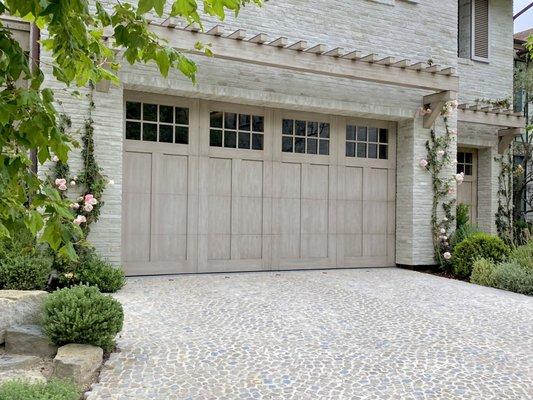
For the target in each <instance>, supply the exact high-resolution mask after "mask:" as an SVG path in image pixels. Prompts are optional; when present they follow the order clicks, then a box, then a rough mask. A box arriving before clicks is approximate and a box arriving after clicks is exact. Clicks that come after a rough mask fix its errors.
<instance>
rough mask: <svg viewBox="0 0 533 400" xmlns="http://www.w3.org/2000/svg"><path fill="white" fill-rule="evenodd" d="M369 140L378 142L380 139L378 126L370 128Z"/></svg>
mask: <svg viewBox="0 0 533 400" xmlns="http://www.w3.org/2000/svg"><path fill="white" fill-rule="evenodd" d="M368 141H369V142H374V143H377V141H378V128H368Z"/></svg>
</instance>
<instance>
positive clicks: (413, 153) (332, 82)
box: [43, 0, 512, 265]
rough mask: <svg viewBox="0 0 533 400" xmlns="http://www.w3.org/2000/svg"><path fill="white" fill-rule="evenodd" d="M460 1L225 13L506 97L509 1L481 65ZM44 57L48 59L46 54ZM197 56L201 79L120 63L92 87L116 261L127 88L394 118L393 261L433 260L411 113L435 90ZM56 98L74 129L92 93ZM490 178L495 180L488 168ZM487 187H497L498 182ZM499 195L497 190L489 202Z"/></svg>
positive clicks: (99, 229) (109, 241)
mask: <svg viewBox="0 0 533 400" xmlns="http://www.w3.org/2000/svg"><path fill="white" fill-rule="evenodd" d="M450 3H453V4H452V5H450ZM455 3H456V2H447V1H446V2H444V1H441V0H428V1H423V2H422V1H420V2H418V1H415V0H361V1H357V2H351V4H350V5H349V6H347V3H346V2H345V1H340V0H334V1H333V0H332V1H327V2H325V1H321V0H310V1H305V2H302V1H299V0H287V1H269V2H267V3H265V5H264V6H263V7H262V8H261V9H258V8H256V7H253V6H246V7H245V8H244V9H243V10H242V11H241V13H240V15H239V17H238V19H235V18H233V17H232V16H228V18H227V21H225V22H224V26H225V27H227V31H228V32H229V31H231V29H235V30H236V29H246V30H247V31H248V34H249V35H251V34H252V33H254V34H255V33H259V32H262V33H267V34H269V37H271V38H274V37H279V36H286V37H288V38H289V41H293V42H294V41H297V40H306V41H307V42H308V43H309V45H310V46H311V45H314V44H318V43H322V44H325V45H327V47H328V48H333V47H344V48H345V49H347V50H348V49H351V50H360V51H362V52H367V53H377V54H379V55H383V56H395V57H397V58H398V59H403V58H408V59H411V60H412V61H426V60H428V59H430V58H431V59H432V60H433V61H434V62H435V63H437V64H440V65H445V66H452V67H458V68H459V72H460V74H461V93H460V95H459V97H460V99H473V98H476V97H480V96H481V97H502V96H505V95H506V94H507V93H510V92H511V90H512V82H511V81H512V39H508V37H509V38H512V31H511V30H512V18H511V17H510V16H509V13H510V9H511V6H509V7H507V6H506V3H508V2H507V1H505V0H492V3H493V4H494V5H495V8H494V10H493V11H492V12H491V18H492V21H494V22H495V23H492V24H491V29H492V30H491V41H492V42H493V43H494V46H493V47H495V48H493V49H491V57H494V58H493V59H492V58H491V63H490V64H478V63H472V62H470V61H468V62H466V61H461V63H460V62H459V60H458V57H457V19H458V12H457V4H455ZM107 4H108V5H109V7H111V6H112V5H114V1H107ZM155 19H157V18H155ZM406 21H409V23H406ZM215 23H219V22H217V21H215V20H214V19H211V18H206V21H205V25H206V27H207V28H209V27H211V26H213V25H214V24H215ZM392 33H394V34H392ZM508 41H511V43H510V44H509V46H508V47H509V49H510V50H509V52H510V56H509V60H507V59H506V57H507V51H506V50H505V49H504V46H505V45H506V43H507V42H508ZM43 59H44V61H47V55H46V54H44V55H43ZM193 59H195V61H196V62H197V64H198V70H199V72H198V76H197V78H198V82H199V83H198V85H193V84H191V82H190V81H188V80H187V79H185V78H184V77H183V76H181V75H180V74H179V73H177V72H171V73H170V75H169V77H168V78H162V77H161V76H160V75H159V73H158V72H157V70H156V69H155V68H154V67H153V66H146V65H136V66H130V65H128V64H127V63H124V65H123V68H122V70H121V72H120V78H121V85H120V86H119V87H116V86H111V88H110V90H109V92H107V93H101V92H95V93H94V100H95V104H96V109H95V111H94V112H93V119H94V121H95V140H96V153H97V157H98V162H99V163H100V165H101V166H102V167H103V168H104V173H105V174H106V175H107V176H108V177H109V178H110V179H113V180H114V181H115V184H114V185H113V186H112V187H109V188H107V190H106V192H105V194H104V201H105V203H106V204H105V206H104V207H103V208H102V215H101V221H100V222H99V223H98V224H96V226H95V227H94V228H93V230H92V231H91V236H90V240H91V241H92V242H93V243H94V244H95V246H96V247H97V248H98V249H99V251H100V252H101V253H102V254H103V255H104V256H106V257H108V258H109V259H110V260H111V261H113V262H116V263H120V260H121V254H120V253H121V250H120V249H121V226H122V224H123V223H124V221H123V220H122V205H121V204H122V157H123V139H122V138H123V135H124V127H123V114H124V109H123V93H124V90H134V91H144V92H150V93H164V94H166V95H175V96H183V97H193V98H200V99H207V100H217V101H224V102H233V103H238V104H248V105H255V106H267V107H272V108H280V109H291V110H302V111H311V112H320V113H325V114H331V115H343V116H353V117H361V118H374V119H379V120H390V121H395V122H397V124H398V125H397V126H398V142H397V148H398V151H397V174H398V175H397V211H396V215H397V218H396V232H397V234H396V238H397V239H396V240H397V242H396V262H397V263H398V264H408V265H424V264H431V263H433V246H432V240H431V227H430V213H431V200H432V198H431V196H432V195H431V181H430V176H429V174H427V173H426V172H425V171H424V170H422V169H421V168H420V167H418V161H419V160H420V159H421V158H423V157H425V156H426V150H425V142H426V140H427V139H428V138H429V130H427V129H424V128H423V127H422V119H421V118H420V117H416V116H415V111H416V109H417V108H418V107H419V106H420V105H421V99H422V96H424V95H427V94H430V93H429V92H425V91H422V90H415V89H405V88H398V87H392V86H385V85H378V84H372V83H363V82H359V81H353V80H349V79H339V78H331V77H325V76H317V75H311V74H303V73H295V72H289V71H285V70H281V69H276V68H270V67H257V66H251V65H246V64H242V63H238V62H234V61H227V60H216V59H207V58H200V57H193ZM507 64H509V66H510V69H509V71H507ZM45 70H46V67H45ZM497 71H500V72H499V73H498V72H497ZM508 72H509V76H507V75H508V74H507V73H508ZM462 74H464V77H465V79H463V76H462ZM47 77H48V79H47V81H46V84H47V85H48V86H50V87H52V88H59V87H60V85H59V84H57V82H55V81H54V79H53V78H52V77H51V74H50V71H47ZM508 78H509V79H508ZM465 81H468V82H465ZM85 93H86V91H85ZM57 97H58V99H59V100H61V101H62V103H63V108H64V111H65V112H66V113H68V114H69V115H70V116H71V117H72V119H73V122H74V129H76V128H77V127H80V126H81V125H82V123H83V119H84V118H85V117H86V115H87V114H86V113H87V106H86V100H84V99H82V100H76V99H73V98H72V97H70V96H68V95H66V94H63V93H62V92H58V96H57ZM456 127H457V123H456V121H455V118H452V119H451V128H452V129H455V128H456ZM441 129H442V127H441ZM489 145H494V143H492V142H491V143H489ZM453 151H454V152H455V149H454V150H453ZM491 151H492V150H491ZM71 163H72V167H73V168H72V169H73V170H74V171H75V170H76V168H79V165H80V160H79V156H78V155H77V153H76V152H74V155H73V156H72V162H71ZM490 170H491V171H492V170H493V167H491V169H490ZM451 172H452V171H450V173H451ZM490 180H491V182H493V177H492V175H491V176H490ZM480 186H481V185H480ZM490 190H491V192H493V191H494V190H493V187H492V186H491V189H490ZM494 200H495V196H494V195H492V197H491V200H490V204H491V206H490V207H492V205H493V204H494ZM490 207H489V208H490ZM490 212H492V208H490ZM488 213H489V211H487V215H489V214H488ZM487 218H490V216H487ZM488 225H489V222H487V226H488Z"/></svg>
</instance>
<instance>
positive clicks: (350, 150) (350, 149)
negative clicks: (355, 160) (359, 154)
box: [346, 142, 355, 157]
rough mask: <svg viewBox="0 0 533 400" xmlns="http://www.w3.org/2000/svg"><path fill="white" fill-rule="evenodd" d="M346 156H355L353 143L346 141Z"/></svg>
mask: <svg viewBox="0 0 533 400" xmlns="http://www.w3.org/2000/svg"><path fill="white" fill-rule="evenodd" d="M346 157H355V143H351V142H347V143H346Z"/></svg>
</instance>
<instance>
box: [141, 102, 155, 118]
mask: <svg viewBox="0 0 533 400" xmlns="http://www.w3.org/2000/svg"><path fill="white" fill-rule="evenodd" d="M143 120H145V121H157V104H143Z"/></svg>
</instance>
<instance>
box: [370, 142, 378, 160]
mask: <svg viewBox="0 0 533 400" xmlns="http://www.w3.org/2000/svg"><path fill="white" fill-rule="evenodd" d="M368 158H378V145H377V144H373V143H369V144H368Z"/></svg>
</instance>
